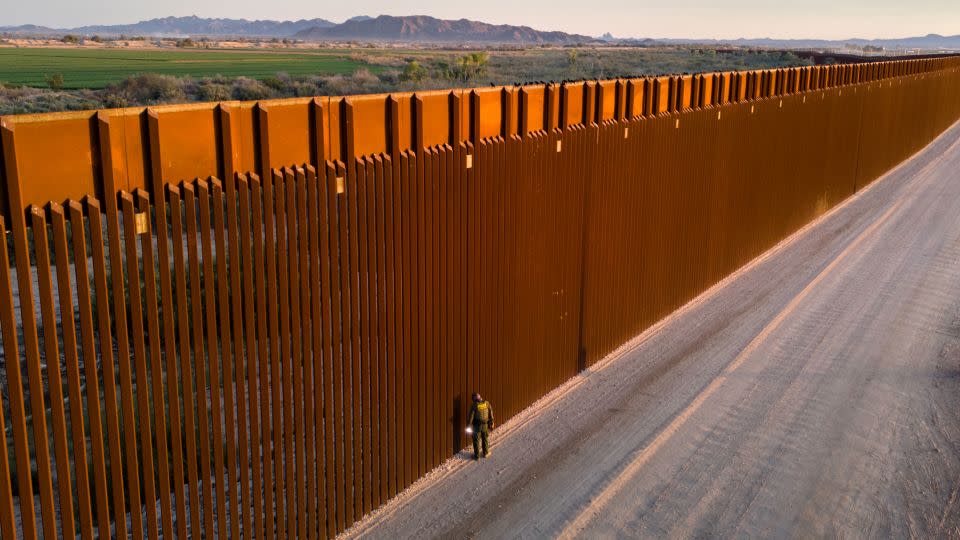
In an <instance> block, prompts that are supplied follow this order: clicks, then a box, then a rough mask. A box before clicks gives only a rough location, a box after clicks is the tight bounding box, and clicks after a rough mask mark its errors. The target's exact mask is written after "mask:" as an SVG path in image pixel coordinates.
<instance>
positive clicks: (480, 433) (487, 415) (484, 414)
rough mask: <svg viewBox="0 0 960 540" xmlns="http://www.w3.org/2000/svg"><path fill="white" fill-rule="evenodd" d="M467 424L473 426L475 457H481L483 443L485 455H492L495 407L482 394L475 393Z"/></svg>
mask: <svg viewBox="0 0 960 540" xmlns="http://www.w3.org/2000/svg"><path fill="white" fill-rule="evenodd" d="M467 424H468V425H470V426H471V427H472V428H473V459H474V460H477V459H480V445H481V442H482V443H483V457H487V456H489V455H490V443H489V438H490V430H491V429H493V407H491V406H490V403H489V402H487V401H484V399H483V398H482V397H480V394H479V393H477V392H474V393H473V406H472V407H470V418H469V420H467Z"/></svg>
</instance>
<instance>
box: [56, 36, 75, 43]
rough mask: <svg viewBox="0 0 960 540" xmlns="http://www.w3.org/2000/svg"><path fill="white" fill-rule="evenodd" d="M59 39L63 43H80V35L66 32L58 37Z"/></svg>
mask: <svg viewBox="0 0 960 540" xmlns="http://www.w3.org/2000/svg"><path fill="white" fill-rule="evenodd" d="M60 41H62V42H64V43H80V36H75V35H73V34H67V35H65V36H63V37H62V38H60Z"/></svg>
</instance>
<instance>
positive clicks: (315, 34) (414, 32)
mask: <svg viewBox="0 0 960 540" xmlns="http://www.w3.org/2000/svg"><path fill="white" fill-rule="evenodd" d="M293 37H295V38H297V39H303V40H306V41H401V42H420V43H463V42H467V43H469V42H483V43H551V44H566V43H584V42H590V41H594V38H591V37H589V36H582V35H577V34H567V33H565V32H545V31H542V30H535V29H533V28H530V27H529V26H513V25H509V24H489V23H485V22H479V21H470V20H467V19H459V20H456V21H453V20H443V19H436V18H434V17H428V16H425V15H413V16H407V17H393V16H389V15H380V16H379V17H375V18H370V19H364V20H349V21H346V22H344V23H343V24H338V25H335V26H327V27H316V28H310V29H307V30H301V31H300V32H297V33H296V34H294V36H293Z"/></svg>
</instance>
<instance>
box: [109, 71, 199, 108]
mask: <svg viewBox="0 0 960 540" xmlns="http://www.w3.org/2000/svg"><path fill="white" fill-rule="evenodd" d="M183 84H184V80H183V79H178V78H176V77H170V76H168V75H157V74H154V73H148V74H143V75H135V76H133V77H127V78H126V79H124V80H123V82H121V83H120V84H119V85H118V86H116V87H111V88H109V90H110V93H114V94H119V95H121V96H123V97H124V98H125V99H127V100H129V101H130V102H131V103H141V104H147V105H151V104H157V103H171V102H176V101H183V100H185V99H186V94H185V93H184V91H183Z"/></svg>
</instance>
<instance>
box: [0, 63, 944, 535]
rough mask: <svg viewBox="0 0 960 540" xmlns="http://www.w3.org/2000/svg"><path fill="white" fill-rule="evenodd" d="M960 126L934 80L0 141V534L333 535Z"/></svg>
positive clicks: (273, 111) (911, 66) (263, 107)
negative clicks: (487, 427) (475, 395)
mask: <svg viewBox="0 0 960 540" xmlns="http://www.w3.org/2000/svg"><path fill="white" fill-rule="evenodd" d="M958 117H960V61H958V59H957V58H935V59H924V60H910V61H895V62H879V63H873V64H857V65H841V66H821V67H805V68H795V69H780V70H769V71H757V72H728V73H711V74H698V75H685V76H677V77H660V78H651V79H631V80H626V79H623V80H613V81H597V82H587V83H575V84H563V85H546V86H544V85H534V86H527V87H502V88H490V89H479V90H468V91H461V90H456V91H451V92H428V93H425V94H415V95H407V94H403V95H389V96H359V97H347V98H313V99H294V100H282V101H268V102H259V103H238V102H229V103H220V104H199V105H190V106H176V107H156V108H147V109H122V110H110V111H95V112H89V113H68V114H54V115H37V116H20V117H6V118H2V119H0V142H2V153H0V156H2V162H0V171H2V178H0V233H2V234H0V243H2V245H0V257H2V258H3V260H2V261H0V338H2V345H3V359H4V362H3V369H2V372H3V373H2V375H3V379H2V380H3V381H4V384H3V385H2V387H0V391H2V399H3V414H2V415H0V428H2V431H3V433H5V434H6V437H5V439H4V442H3V444H0V533H2V534H0V536H2V537H3V538H13V537H24V538H35V537H46V538H53V537H56V536H57V535H58V533H60V532H62V533H64V536H71V535H73V534H74V533H76V534H79V535H80V536H81V537H83V538H92V537H96V536H100V537H109V536H110V535H111V534H116V536H117V537H133V538H143V537H148V538H158V537H159V536H160V535H161V534H162V535H163V537H164V538H172V537H177V538H187V537H189V536H190V535H200V534H204V535H206V536H207V537H208V538H212V537H214V536H217V537H230V538H237V537H244V538H273V537H291V538H294V537H296V538H319V537H333V536H335V535H336V534H337V533H338V532H341V531H343V530H345V529H346V528H348V527H349V526H350V525H351V524H353V523H355V522H356V521H358V520H359V519H360V518H362V517H363V516H364V515H365V514H367V513H369V512H370V511H372V510H374V509H376V508H378V507H379V506H381V505H383V504H384V503H385V502H386V501H387V500H389V499H390V498H391V497H393V496H394V495H396V494H397V493H398V492H400V491H402V490H403V489H405V488H406V487H408V486H409V485H410V484H411V483H413V482H414V481H415V480H417V479H418V478H420V477H421V476H423V475H424V474H426V473H427V472H428V471H429V470H431V469H432V468H434V467H436V466H437V465H439V464H440V463H441V462H442V461H443V460H444V459H446V458H448V457H450V456H451V455H453V454H454V453H455V452H457V451H458V450H459V449H460V448H462V447H463V446H464V445H465V444H466V443H467V441H466V439H465V438H464V437H463V436H462V434H463V428H464V422H465V416H466V412H467V407H468V405H469V403H468V401H469V396H470V393H471V392H473V391H479V392H481V393H483V394H484V395H485V396H486V397H487V398H488V399H489V400H490V401H491V402H492V404H493V406H494V408H495V410H496V412H497V417H498V420H499V421H500V422H503V421H505V420H507V419H509V418H510V417H512V416H514V415H515V414H517V413H518V412H520V411H521V410H523V409H524V408H525V407H527V406H529V405H530V404H531V403H533V402H534V401H535V400H537V399H538V398H539V397H541V396H543V395H544V394H546V393H547V392H549V391H550V390H551V389H553V388H555V387H556V386H558V385H560V384H561V383H563V382H564V381H565V380H567V379H569V378H570V377H572V376H574V375H575V374H576V373H578V372H579V371H581V370H583V369H584V368H586V367H587V366H589V365H591V364H593V363H594V362H596V361H597V360H599V359H600V358H602V357H604V356H605V355H607V354H609V353H610V352H611V351H613V350H614V349H616V348H617V347H618V346H619V345H621V344H622V343H623V342H625V341H626V340H628V339H630V338H631V337H633V336H634V335H636V334H638V333H639V332H641V331H643V330H644V329H645V328H647V327H649V326H650V325H652V324H653V323H654V322H656V321H657V320H659V319H661V318H662V317H664V316H665V315H667V314H669V313H670V312H671V311H673V310H675V309H676V308H677V307H679V306H681V305H683V304H684V303H685V302H687V301H689V300H690V299H691V298H693V297H695V296H696V295H697V294H699V293H700V292H702V291H703V290H705V289H706V288H708V287H710V286H711V285H713V284H715V283H717V282H718V281H719V280H721V279H722V278H723V277H725V276H727V275H729V274H730V273H731V272H733V271H734V270H736V269H737V268H739V267H740V266H742V265H743V264H745V263H746V262H748V261H750V260H751V259H753V258H755V257H756V256H758V255H759V254H761V253H762V252H764V251H765V250H767V249H769V248H770V247H771V246H773V245H774V244H776V243H777V242H778V241H780V240H782V239H783V238H785V237H786V236H788V235H789V234H791V233H792V232H794V231H796V230H797V229H799V228H800V227H802V226H803V225H805V224H806V223H809V222H810V221H811V220H812V219H814V218H816V217H817V216H819V215H821V214H823V213H824V212H826V211H827V210H829V209H830V208H832V207H833V206H835V205H836V204H838V203H839V202H841V201H843V200H844V199H845V198H847V197H849V196H850V195H851V194H853V193H854V192H856V190H858V189H860V188H862V187H863V186H865V185H867V184H868V183H869V182H871V181H873V180H874V179H876V178H877V177H878V176H880V175H881V174H883V173H884V172H885V171H886V170H888V169H890V168H891V167H893V166H894V165H896V164H897V163H899V162H900V161H902V160H903V159H905V158H907V157H909V156H910V155H911V154H912V153H914V152H915V151H917V150H918V149H920V148H921V147H923V146H924V145H925V144H926V143H928V142H929V141H930V140H932V139H933V138H934V137H936V136H937V134H939V133H940V132H942V131H943V130H944V129H946V128H947V127H948V126H949V125H950V124H952V123H953V122H954V121H955V120H956V119H957V118H958ZM8 233H9V234H8Z"/></svg>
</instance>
